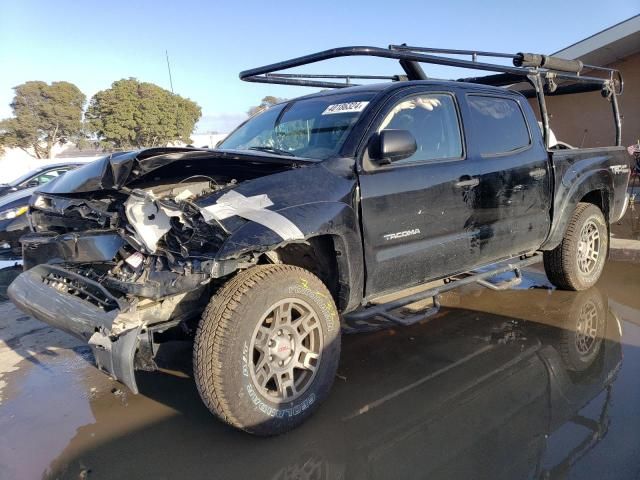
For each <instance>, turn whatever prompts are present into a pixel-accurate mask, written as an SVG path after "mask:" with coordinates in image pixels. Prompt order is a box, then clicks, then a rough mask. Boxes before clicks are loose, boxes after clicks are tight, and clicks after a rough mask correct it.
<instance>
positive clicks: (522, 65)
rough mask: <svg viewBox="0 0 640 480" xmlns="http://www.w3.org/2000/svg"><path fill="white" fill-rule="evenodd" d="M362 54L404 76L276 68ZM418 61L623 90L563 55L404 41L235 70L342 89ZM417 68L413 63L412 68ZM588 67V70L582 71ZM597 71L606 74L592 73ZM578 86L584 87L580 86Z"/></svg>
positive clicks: (262, 79)
mask: <svg viewBox="0 0 640 480" xmlns="http://www.w3.org/2000/svg"><path fill="white" fill-rule="evenodd" d="M445 55H458V56H461V55H464V56H470V57H471V59H470V60H466V59H461V58H455V57H451V56H445ZM350 56H363V57H379V58H389V59H395V60H399V61H400V64H401V66H402V68H403V69H404V71H405V74H406V75H390V76H380V75H361V74H357V75H350V74H340V75H334V74H331V75H322V74H305V73H281V70H285V69H289V68H294V67H300V66H303V65H309V64H312V63H318V62H322V61H325V60H330V59H333V58H340V57H350ZM479 57H490V58H509V59H511V60H512V62H513V66H510V65H501V64H498V63H487V62H480V61H478V58H479ZM421 63H428V64H434V65H445V66H450V67H458V68H468V69H473V70H484V71H488V72H500V73H502V74H504V75H489V76H486V77H473V78H463V79H459V80H458V81H463V82H475V83H482V84H485V85H496V86H504V85H509V84H512V83H517V82H518V81H521V80H522V77H529V76H531V75H534V76H542V77H544V78H547V79H552V80H553V81H554V82H557V81H562V80H568V81H572V82H575V83H580V84H583V85H589V87H590V89H591V90H599V89H602V88H607V89H609V90H611V91H612V92H615V93H616V94H618V95H620V94H621V93H622V88H623V81H622V75H621V74H620V72H619V71H618V70H615V69H611V68H603V67H598V66H595V65H585V64H583V63H582V62H581V61H579V60H565V59H562V58H558V57H552V56H549V55H539V54H531V53H499V52H485V51H481V50H455V49H445V48H427V47H413V46H408V45H389V48H380V47H365V46H352V47H338V48H332V49H330V50H324V51H322V52H317V53H312V54H310V55H305V56H302V57H296V58H292V59H289V60H284V61H282V62H277V63H273V64H271V65H265V66H262V67H257V68H252V69H250V70H245V71H243V72H240V79H241V80H244V81H246V82H258V83H276V84H282V85H299V86H305V87H319V88H344V87H350V86H354V85H355V84H353V83H352V80H360V79H362V80H367V79H371V80H391V81H401V80H425V79H426V78H427V77H426V75H425V74H424V72H423V71H422V68H420V65H419V64H421ZM416 67H417V68H416ZM583 71H588V72H589V75H583V74H582V72H583ZM598 73H601V74H605V76H604V77H602V76H594V75H597V74H598ZM329 79H331V80H335V79H343V80H344V82H343V83H339V82H335V81H328V80H329ZM583 90H585V88H584V87H583Z"/></svg>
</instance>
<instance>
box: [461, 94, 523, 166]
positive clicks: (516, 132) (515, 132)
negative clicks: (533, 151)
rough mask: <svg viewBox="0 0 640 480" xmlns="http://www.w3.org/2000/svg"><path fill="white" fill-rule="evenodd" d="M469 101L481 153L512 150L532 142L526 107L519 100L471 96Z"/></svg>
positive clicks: (493, 153)
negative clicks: (521, 105) (524, 112)
mask: <svg viewBox="0 0 640 480" xmlns="http://www.w3.org/2000/svg"><path fill="white" fill-rule="evenodd" d="M467 103H468V104H469V111H470V112H471V123H472V124H473V129H474V131H475V133H476V135H475V137H476V140H475V141H476V148H477V149H478V150H479V151H480V154H481V155H498V154H501V153H509V152H513V151H516V150H519V149H521V148H524V147H526V146H528V145H530V144H531V137H530V136H529V129H528V128H527V123H526V121H525V119H524V115H523V113H522V109H521V108H520V105H518V102H516V101H515V100H511V99H508V98H498V97H489V96H482V95H469V96H467Z"/></svg>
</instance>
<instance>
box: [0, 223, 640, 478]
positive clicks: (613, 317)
mask: <svg viewBox="0 0 640 480" xmlns="http://www.w3.org/2000/svg"><path fill="white" fill-rule="evenodd" d="M622 227H624V225H623V226H622ZM590 327H592V328H595V329H597V331H598V335H597V338H596V339H595V340H593V342H594V343H592V344H591V346H589V349H590V350H589V352H592V353H589V355H590V356H589V359H588V362H586V361H585V362H583V363H580V362H581V361H582V360H584V359H582V360H580V359H576V356H575V354H574V353H573V350H572V347H576V346H580V345H582V344H583V343H584V336H581V335H580V333H581V332H584V331H586V330H588V329H589V328H590ZM581 342H582V343H581ZM163 350H164V351H163V352H161V356H162V358H163V359H164V360H165V362H164V363H165V365H166V368H165V369H163V371H160V372H153V373H147V372H138V375H137V379H138V384H139V386H140V391H141V393H140V394H139V395H133V394H132V393H130V392H129V391H128V390H127V389H126V387H124V386H122V385H121V384H119V383H118V382H115V381H113V380H111V379H109V378H108V377H106V376H105V375H104V374H102V373H100V372H99V371H98V370H97V369H95V368H94V366H93V358H92V355H91V352H90V350H89V349H88V348H87V347H86V346H85V345H83V344H81V343H79V341H77V340H75V339H74V338H72V337H70V336H68V335H66V334H64V333H61V332H59V331H57V330H55V329H53V328H50V327H48V326H47V325H45V324H42V323H40V322H38V321H36V320H33V319H31V318H29V317H27V316H25V315H23V314H22V313H20V312H19V311H18V310H16V309H15V308H14V307H13V306H12V304H10V303H8V302H4V303H0V432H2V433H1V435H0V479H3V480H4V479H7V480H10V479H18V480H22V479H37V478H69V479H78V478H91V479H93V478H104V479H114V478H116V479H117V478H127V479H129V478H136V479H138V478H154V479H162V478H216V479H225V478H243V479H244V478H261V479H262V478H266V479H300V478H313V479H316V478H317V479H351V478H363V479H364V478H374V479H375V478H380V479H383V478H390V477H393V478H447V479H449V478H465V479H468V478H491V479H518V478H535V479H538V478H540V479H542V478H575V479H606V478H615V479H637V478H640V462H638V458H640V410H639V409H638V405H639V404H640V382H639V381H638V378H640V265H638V264H634V263H632V262H630V261H627V262H614V261H611V262H609V263H608V265H607V267H606V269H605V272H604V275H603V277H602V279H601V281H600V282H599V283H598V285H597V286H596V287H595V288H593V289H590V290H588V291H586V292H580V293H575V292H562V291H557V290H554V289H553V288H551V286H550V284H549V283H548V281H547V280H546V277H545V276H544V274H543V273H542V272H541V271H540V269H539V268H532V269H529V270H527V271H526V272H525V276H524V281H523V283H522V284H521V285H520V286H519V287H518V288H516V289H513V290H510V291H504V292H495V291H491V290H487V289H482V288H480V287H476V286H472V287H468V288H464V289H462V290H460V291H457V292H453V293H450V294H447V295H446V296H445V297H444V299H443V308H442V310H441V311H440V313H439V314H437V315H436V316H435V317H432V318H431V319H429V320H428V321H424V322H421V323H418V324H415V325H413V326H411V327H403V328H398V327H389V328H384V329H381V330H379V331H376V332H370V333H355V334H349V335H344V336H343V347H342V359H341V364H340V368H339V372H338V377H337V378H336V383H335V385H334V389H333V392H332V394H331V396H330V397H329V399H328V401H327V402H326V403H325V404H324V405H323V406H322V407H321V408H320V409H319V411H318V412H317V413H316V414H315V415H314V417H312V418H311V419H310V421H308V422H307V423H306V424H304V425H303V426H302V427H300V428H298V429H297V430H295V431H293V432H291V433H289V434H286V435H283V436H280V437H276V438H271V439H260V438H254V437H251V436H249V435H247V434H244V433H241V432H237V431H235V430H232V429H230V428H228V427H226V426H225V425H223V424H222V423H220V422H219V421H217V420H216V419H215V418H214V417H213V416H212V415H211V414H210V413H209V412H208V411H207V409H206V408H205V407H204V405H203V404H202V403H201V401H200V399H199V397H198V393H197V391H196V388H195V386H194V383H193V381H192V379H191V350H190V345H189V344H188V343H186V342H173V343H169V344H166V345H165V346H164V347H163Z"/></svg>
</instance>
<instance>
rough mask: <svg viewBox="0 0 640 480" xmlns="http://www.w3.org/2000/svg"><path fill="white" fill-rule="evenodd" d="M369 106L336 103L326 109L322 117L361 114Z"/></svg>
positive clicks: (358, 103) (360, 103)
mask: <svg viewBox="0 0 640 480" xmlns="http://www.w3.org/2000/svg"><path fill="white" fill-rule="evenodd" d="M367 105H369V102H349V103H336V104H334V105H329V106H328V107H327V108H325V110H324V112H322V115H333V114H335V113H354V112H361V111H363V110H364V109H365V108H366V106H367Z"/></svg>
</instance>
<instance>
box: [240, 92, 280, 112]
mask: <svg viewBox="0 0 640 480" xmlns="http://www.w3.org/2000/svg"><path fill="white" fill-rule="evenodd" d="M286 100H287V99H286V98H279V97H274V96H272V95H267V96H266V97H264V98H263V99H262V100H261V101H260V105H255V106H253V107H251V108H250V109H249V110H247V115H249V116H250V117H253V116H254V115H256V114H258V113H260V112H262V111H264V110H266V109H267V108H269V107H271V106H273V105H275V104H276V103H281V102H284V101H286Z"/></svg>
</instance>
